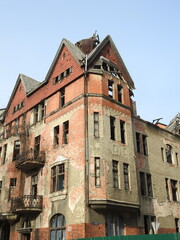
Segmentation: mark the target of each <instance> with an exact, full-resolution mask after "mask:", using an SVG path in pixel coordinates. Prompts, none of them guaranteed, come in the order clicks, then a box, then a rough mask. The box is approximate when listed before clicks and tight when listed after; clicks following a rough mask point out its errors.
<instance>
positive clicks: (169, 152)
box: [166, 144, 172, 163]
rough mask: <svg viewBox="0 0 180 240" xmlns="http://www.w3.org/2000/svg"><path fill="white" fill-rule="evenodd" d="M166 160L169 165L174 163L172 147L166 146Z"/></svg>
mask: <svg viewBox="0 0 180 240" xmlns="http://www.w3.org/2000/svg"><path fill="white" fill-rule="evenodd" d="M166 159H167V162H168V163H172V147H171V145H169V144H166Z"/></svg>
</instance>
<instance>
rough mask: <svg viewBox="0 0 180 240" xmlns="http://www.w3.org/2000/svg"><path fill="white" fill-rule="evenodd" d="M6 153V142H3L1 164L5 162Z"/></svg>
mask: <svg viewBox="0 0 180 240" xmlns="http://www.w3.org/2000/svg"><path fill="white" fill-rule="evenodd" d="M6 154H7V144H5V145H4V147H3V156H2V164H5V162H6Z"/></svg>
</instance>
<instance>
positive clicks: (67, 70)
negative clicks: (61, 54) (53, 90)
mask: <svg viewBox="0 0 180 240" xmlns="http://www.w3.org/2000/svg"><path fill="white" fill-rule="evenodd" d="M71 73H72V67H70V68H67V69H66V70H65V71H64V72H62V73H60V74H59V75H58V76H56V77H55V78H53V84H56V83H58V82H59V81H60V80H63V79H64V78H65V77H68V76H69V75H70V74H71Z"/></svg>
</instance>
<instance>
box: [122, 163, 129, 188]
mask: <svg viewBox="0 0 180 240" xmlns="http://www.w3.org/2000/svg"><path fill="white" fill-rule="evenodd" d="M123 177H124V190H126V191H130V181H129V164H128V163H123Z"/></svg>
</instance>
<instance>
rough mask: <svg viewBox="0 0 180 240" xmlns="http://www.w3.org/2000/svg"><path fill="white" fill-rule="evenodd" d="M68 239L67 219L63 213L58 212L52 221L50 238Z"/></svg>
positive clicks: (57, 239) (56, 239)
mask: <svg viewBox="0 0 180 240" xmlns="http://www.w3.org/2000/svg"><path fill="white" fill-rule="evenodd" d="M65 239H66V219H65V217H64V215H62V214H56V215H54V216H53V217H52V218H51V221H50V240H65Z"/></svg>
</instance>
